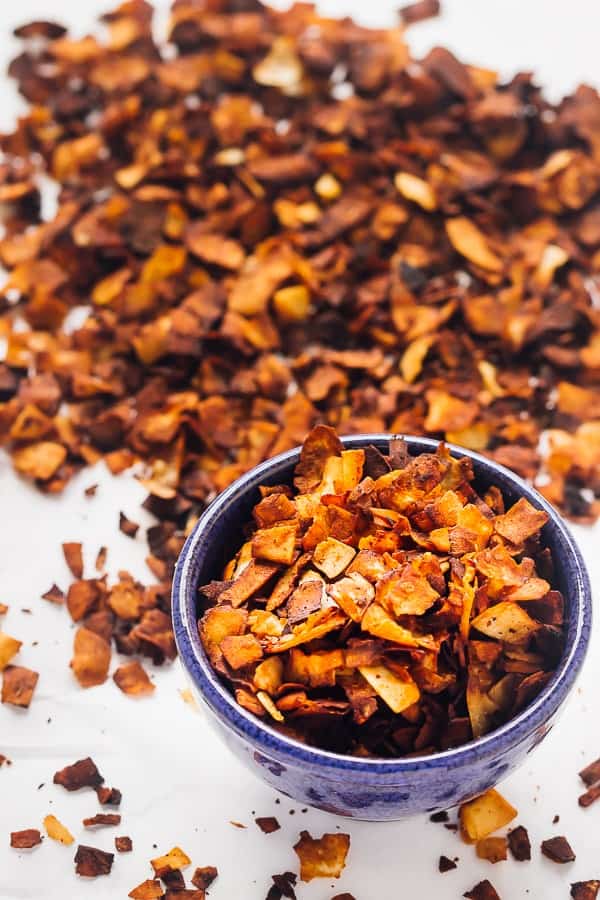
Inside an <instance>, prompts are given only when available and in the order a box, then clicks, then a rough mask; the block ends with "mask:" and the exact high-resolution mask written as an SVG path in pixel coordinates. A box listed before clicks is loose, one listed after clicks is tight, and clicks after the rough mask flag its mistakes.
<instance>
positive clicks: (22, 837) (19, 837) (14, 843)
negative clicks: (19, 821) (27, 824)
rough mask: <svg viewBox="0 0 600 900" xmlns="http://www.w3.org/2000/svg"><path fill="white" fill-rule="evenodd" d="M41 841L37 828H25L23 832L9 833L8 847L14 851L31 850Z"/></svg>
mask: <svg viewBox="0 0 600 900" xmlns="http://www.w3.org/2000/svg"><path fill="white" fill-rule="evenodd" d="M42 841H43V837H42V835H41V834H40V833H39V831H38V830H37V828H25V829H24V830H23V831H11V834H10V846H11V847H14V848H15V850H31V848H32V847H36V846H37V845H38V844H41V843H42Z"/></svg>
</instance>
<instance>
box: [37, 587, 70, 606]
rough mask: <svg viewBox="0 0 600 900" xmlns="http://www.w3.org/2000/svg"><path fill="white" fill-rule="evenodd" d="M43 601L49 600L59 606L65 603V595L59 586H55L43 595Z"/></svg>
mask: <svg viewBox="0 0 600 900" xmlns="http://www.w3.org/2000/svg"><path fill="white" fill-rule="evenodd" d="M42 599H43V600H49V601H50V603H56V604H57V605H59V604H61V603H64V602H65V595H64V593H63V591H61V589H60V588H59V587H58V585H57V584H53V585H52V587H51V588H49V589H48V590H47V591H46V593H45V594H42Z"/></svg>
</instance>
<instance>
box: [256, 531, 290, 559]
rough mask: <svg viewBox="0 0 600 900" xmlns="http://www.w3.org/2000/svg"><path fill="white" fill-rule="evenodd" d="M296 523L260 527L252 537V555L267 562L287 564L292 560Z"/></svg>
mask: <svg viewBox="0 0 600 900" xmlns="http://www.w3.org/2000/svg"><path fill="white" fill-rule="evenodd" d="M296 530H297V529H296V525H293V524H292V525H274V526H273V527H272V528H262V529H260V530H259V531H256V532H255V533H254V537H253V538H252V555H253V556H254V557H257V558H258V559H266V560H267V561H268V562H272V563H281V564H282V565H286V566H289V565H291V564H292V562H293V561H294V554H295V549H296Z"/></svg>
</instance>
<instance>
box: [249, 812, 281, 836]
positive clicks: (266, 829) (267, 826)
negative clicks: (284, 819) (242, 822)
mask: <svg viewBox="0 0 600 900" xmlns="http://www.w3.org/2000/svg"><path fill="white" fill-rule="evenodd" d="M254 821H255V822H256V824H257V825H258V827H259V828H260V830H261V831H262V833H263V834H272V833H273V832H274V831H279V829H280V828H281V825H280V824H279V822H278V821H277V819H276V818H275V817H274V816H262V817H259V818H258V819H255V820H254Z"/></svg>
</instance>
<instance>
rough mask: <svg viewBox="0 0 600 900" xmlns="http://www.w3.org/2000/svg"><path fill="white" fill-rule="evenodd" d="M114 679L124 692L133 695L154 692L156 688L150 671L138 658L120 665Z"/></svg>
mask: <svg viewBox="0 0 600 900" xmlns="http://www.w3.org/2000/svg"><path fill="white" fill-rule="evenodd" d="M113 679H114V681H115V683H116V685H117V686H118V687H119V688H120V689H121V690H122V691H123V693H124V694H130V695H131V696H141V695H143V694H153V693H154V690H155V685H154V684H153V683H152V682H151V681H150V678H149V677H148V673H147V672H146V670H145V669H144V667H143V666H142V665H141V664H140V663H139V662H138V661H137V660H134V661H133V662H130V663H125V664H124V665H122V666H119V668H118V669H117V670H116V672H115V673H114V675H113Z"/></svg>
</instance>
